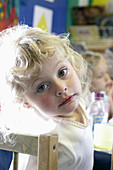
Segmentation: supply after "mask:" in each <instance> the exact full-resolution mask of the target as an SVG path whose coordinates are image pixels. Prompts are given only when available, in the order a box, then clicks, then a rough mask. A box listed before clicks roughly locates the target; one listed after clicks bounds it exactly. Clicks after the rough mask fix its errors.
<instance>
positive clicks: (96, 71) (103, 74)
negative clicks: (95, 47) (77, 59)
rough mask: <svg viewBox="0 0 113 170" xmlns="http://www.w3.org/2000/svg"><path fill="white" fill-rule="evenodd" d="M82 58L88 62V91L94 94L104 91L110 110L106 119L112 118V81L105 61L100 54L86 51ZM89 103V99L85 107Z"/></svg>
mask: <svg viewBox="0 0 113 170" xmlns="http://www.w3.org/2000/svg"><path fill="white" fill-rule="evenodd" d="M82 56H83V57H84V59H85V60H86V61H87V62H88V66H89V67H88V69H89V72H92V82H91V87H90V91H91V92H96V93H98V92H101V91H105V92H106V95H107V96H108V97H109V104H110V109H109V118H108V119H110V118H112V116H113V81H112V79H111V78H110V75H109V70H108V65H107V63H106V60H105V58H104V56H103V55H102V54H101V53H96V52H92V51H86V52H84V53H82ZM90 97H91V96H90ZM87 101H88V100H87ZM90 101H91V98H89V101H88V103H87V102H86V105H88V104H89V102H90Z"/></svg>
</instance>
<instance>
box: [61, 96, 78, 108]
mask: <svg viewBox="0 0 113 170" xmlns="http://www.w3.org/2000/svg"><path fill="white" fill-rule="evenodd" d="M74 96H75V94H74V95H71V96H69V97H67V98H66V99H64V101H63V102H62V103H61V104H60V105H59V107H61V106H63V105H65V104H67V103H69V102H71V101H72V100H73V98H74Z"/></svg>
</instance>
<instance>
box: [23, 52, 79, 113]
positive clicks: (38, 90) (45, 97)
mask: <svg viewBox="0 0 113 170" xmlns="http://www.w3.org/2000/svg"><path fill="white" fill-rule="evenodd" d="M28 84H29V85H28V88H27V92H26V95H25V100H26V101H27V102H28V103H29V104H30V105H31V106H32V107H34V108H35V109H37V110H38V111H40V112H42V113H44V114H46V115H50V116H58V115H59V116H65V115H66V116H68V115H70V113H71V112H73V111H74V110H75V109H76V108H77V107H78V103H79V99H80V96H81V91H82V90H81V84H80V81H79V78H78V76H77V74H76V72H75V70H74V69H73V67H72V66H71V64H70V62H69V61H68V60H67V59H65V60H61V57H59V56H58V55H54V57H53V58H50V59H46V60H45V61H44V62H43V63H42V70H41V72H40V74H39V75H38V76H37V77H36V78H34V79H32V80H31V81H29V82H28Z"/></svg>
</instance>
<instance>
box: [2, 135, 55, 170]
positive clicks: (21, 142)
mask: <svg viewBox="0 0 113 170" xmlns="http://www.w3.org/2000/svg"><path fill="white" fill-rule="evenodd" d="M3 135H4V134H3V133H0V149H2V150H8V151H12V152H13V170H18V154H19V153H23V154H29V155H33V156H37V159H38V164H37V170H53V169H54V170H57V162H58V135H57V134H44V135H40V136H31V135H23V134H14V133H11V134H9V135H7V136H6V139H7V140H6V141H5V142H2V137H3Z"/></svg>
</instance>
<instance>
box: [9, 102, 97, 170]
mask: <svg viewBox="0 0 113 170" xmlns="http://www.w3.org/2000/svg"><path fill="white" fill-rule="evenodd" d="M79 107H80V112H81V114H82V117H83V120H84V123H83V124H82V123H79V122H76V121H74V120H69V119H63V118H56V119H54V120H52V127H54V129H52V130H50V132H49V133H56V134H58V143H59V144H58V170H92V169H93V151H94V145H93V138H92V131H91V128H90V126H89V123H88V119H87V117H86V114H85V112H84V110H83V107H82V106H81V104H80V105H79ZM44 121H45V120H44ZM46 121H47V120H46ZM46 123H47V122H46ZM53 124H54V126H53ZM45 133H46V132H45ZM19 160H20V161H19V170H37V158H36V157H35V156H28V155H23V154H20V158H19ZM10 170H11V168H10Z"/></svg>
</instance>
